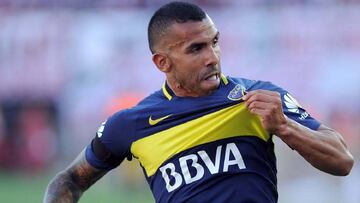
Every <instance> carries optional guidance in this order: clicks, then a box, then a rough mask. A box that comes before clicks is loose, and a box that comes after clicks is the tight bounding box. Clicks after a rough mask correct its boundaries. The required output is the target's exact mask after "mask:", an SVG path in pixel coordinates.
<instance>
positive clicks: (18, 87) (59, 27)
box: [0, 0, 360, 203]
mask: <svg viewBox="0 0 360 203" xmlns="http://www.w3.org/2000/svg"><path fill="white" fill-rule="evenodd" d="M164 2H167V1H164V0H152V1H150V0H137V1H135V0H134V1H130V0H122V1H118V0H104V1H87V0H79V1H70V0H63V1H56V0H36V1H26V0H0V168H1V169H2V170H20V171H23V170H25V171H32V172H34V173H39V172H41V171H44V170H48V169H49V168H51V166H54V165H61V164H59V163H63V162H69V160H71V159H72V158H74V155H75V154H77V153H78V152H79V151H80V150H81V149H82V148H83V147H85V146H86V144H88V143H89V142H90V140H91V139H92V137H93V136H95V132H96V130H97V127H98V126H99V125H100V123H101V122H102V121H103V120H105V119H106V117H107V116H109V115H111V114H112V113H113V112H115V111H117V110H119V109H122V108H126V107H130V106H132V105H134V104H135V103H136V102H137V101H139V100H140V99H141V98H142V97H143V96H145V95H146V94H148V93H151V92H153V91H155V90H157V89H159V87H160V85H161V84H162V83H163V81H164V77H163V76H162V74H161V73H160V72H158V71H157V70H156V68H155V66H154V65H153V64H152V62H151V55H150V51H149V50H148V47H147V34H146V33H147V30H146V29H147V23H148V20H149V19H150V16H151V15H152V12H153V11H154V9H155V8H156V7H157V6H158V5H161V4H163V3H164ZM193 2H197V3H198V4H200V5H203V6H205V8H207V9H206V10H207V11H208V13H209V14H210V16H211V17H212V18H213V20H214V21H215V23H216V24H217V26H218V28H219V30H220V33H221V37H220V45H221V47H222V69H223V71H224V73H225V74H227V75H235V76H239V77H247V78H253V79H262V80H270V81H272V82H274V83H276V84H278V85H280V86H282V87H285V88H286V89H288V90H289V91H290V92H291V93H292V94H293V95H294V96H295V98H297V99H298V100H299V101H300V103H301V104H302V105H303V106H304V107H305V108H306V109H308V111H309V112H310V113H311V114H312V115H313V116H314V117H315V118H318V119H319V120H322V121H324V122H325V123H326V124H327V125H330V126H332V127H334V128H336V129H338V130H339V131H340V132H342V133H343V135H344V137H345V139H346V142H347V143H348V144H349V147H350V149H351V151H352V153H353V154H354V155H355V160H356V161H359V158H358V157H359V155H360V105H359V104H360V26H359V22H360V1H358V0H293V1H287V0H253V1H250V0H249V1H247V0H239V1H236V0H223V1H221V0H197V1H193ZM278 146H279V147H278V148H277V151H278V156H279V161H278V162H279V182H280V185H282V187H283V188H280V196H284V197H283V201H284V202H297V200H294V199H292V198H293V197H292V195H293V194H302V193H301V192H303V194H309V193H310V194H313V195H315V199H309V201H306V200H307V199H304V198H306V197H302V198H301V199H300V200H299V202H351V203H352V202H354V203H355V202H360V196H359V193H358V192H356V189H355V188H359V186H360V184H359V182H360V181H359V180H360V168H359V167H358V166H357V165H355V168H354V170H353V173H352V174H351V175H350V177H348V178H347V179H345V180H344V179H337V178H329V177H328V176H324V175H323V174H321V173H319V172H316V171H315V169H313V168H311V167H309V166H307V165H306V163H305V162H304V161H303V160H302V159H301V158H299V157H298V155H296V154H295V153H292V152H291V153H288V151H289V150H288V149H287V147H286V146H284V144H282V143H281V142H278ZM292 154H295V155H292ZM310 180H311V181H314V180H315V183H310V184H309V182H308V181H310ZM281 191H283V193H281ZM329 191H336V192H334V193H331V192H329ZM284 193H285V194H284ZM322 194H323V195H324V196H326V197H323V195H322ZM309 197H311V195H309ZM286 198H288V199H286ZM316 198H318V199H316ZM289 199H290V200H289ZM287 200H289V201H287Z"/></svg>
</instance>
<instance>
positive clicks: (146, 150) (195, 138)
mask: <svg viewBox="0 0 360 203" xmlns="http://www.w3.org/2000/svg"><path fill="white" fill-rule="evenodd" d="M237 136H256V137H259V138H261V139H262V140H264V141H267V140H268V139H269V138H270V135H269V134H268V133H267V132H266V130H265V129H264V128H263V127H262V125H261V122H260V119H259V117H258V116H255V115H253V114H251V113H250V112H249V111H248V110H247V108H246V106H245V104H244V103H239V104H236V105H234V106H230V107H227V108H224V109H221V110H219V111H216V112H213V113H210V114H207V115H204V116H202V117H200V118H197V119H194V120H190V121H188V122H185V123H183V124H180V125H177V126H174V127H172V128H169V129H166V130H164V131H160V132H158V133H155V134H153V135H150V136H147V137H145V138H142V139H139V140H137V141H135V142H134V143H133V144H132V145H131V152H132V154H133V155H134V156H135V157H136V158H138V159H139V161H140V163H141V165H142V166H143V167H144V169H145V171H146V174H147V176H148V177H149V176H152V175H153V174H154V173H155V172H156V170H157V169H158V168H159V167H160V166H161V165H162V164H163V163H164V162H165V161H166V160H168V159H169V158H171V157H172V156H174V155H176V154H178V153H179V152H182V151H185V150H187V149H190V148H192V147H195V146H198V145H201V144H205V143H209V142H213V141H216V140H221V139H225V138H231V137H237Z"/></svg>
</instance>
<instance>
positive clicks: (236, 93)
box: [228, 84, 246, 101]
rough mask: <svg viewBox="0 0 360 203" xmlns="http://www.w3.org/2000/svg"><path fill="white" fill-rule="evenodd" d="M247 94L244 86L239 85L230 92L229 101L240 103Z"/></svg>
mask: <svg viewBox="0 0 360 203" xmlns="http://www.w3.org/2000/svg"><path fill="white" fill-rule="evenodd" d="M245 94H246V89H245V87H244V86H242V85H240V84H237V85H236V86H235V87H234V89H232V90H231V91H230V92H229V95H228V99H230V100H233V101H239V100H241V98H242V97H243V96H244V95H245Z"/></svg>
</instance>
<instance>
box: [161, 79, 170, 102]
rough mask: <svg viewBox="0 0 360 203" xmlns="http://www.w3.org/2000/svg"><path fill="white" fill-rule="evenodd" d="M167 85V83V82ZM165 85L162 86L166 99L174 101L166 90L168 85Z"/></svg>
mask: <svg viewBox="0 0 360 203" xmlns="http://www.w3.org/2000/svg"><path fill="white" fill-rule="evenodd" d="M165 83H166V82H165ZM165 83H164V84H163V86H162V91H163V93H164V95H165V96H166V98H167V99H168V100H171V99H172V96H171V95H170V94H169V92H168V91H167V90H166V84H165Z"/></svg>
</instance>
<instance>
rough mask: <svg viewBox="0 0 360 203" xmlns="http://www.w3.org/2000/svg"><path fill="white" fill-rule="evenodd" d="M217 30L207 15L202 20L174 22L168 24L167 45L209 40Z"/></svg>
mask: <svg viewBox="0 0 360 203" xmlns="http://www.w3.org/2000/svg"><path fill="white" fill-rule="evenodd" d="M217 32H218V30H217V29H216V27H215V24H214V23H213V21H212V20H211V19H210V18H209V17H207V18H205V19H203V20H202V21H190V22H186V23H174V24H172V25H171V26H170V29H169V32H168V40H169V41H168V45H169V46H170V47H173V46H179V45H186V44H188V43H192V42H195V41H202V40H204V41H205V40H211V39H212V38H214V37H215V35H216V34H217Z"/></svg>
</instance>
